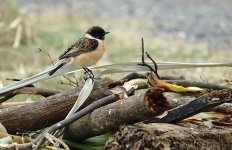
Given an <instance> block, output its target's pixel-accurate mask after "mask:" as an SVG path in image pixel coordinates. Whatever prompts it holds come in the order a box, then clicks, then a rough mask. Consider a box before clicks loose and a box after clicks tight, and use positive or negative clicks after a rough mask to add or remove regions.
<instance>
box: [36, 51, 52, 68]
mask: <svg viewBox="0 0 232 150" xmlns="http://www.w3.org/2000/svg"><path fill="white" fill-rule="evenodd" d="M39 52H42V53H44V54H45V55H47V56H48V58H49V59H50V61H51V63H52V64H53V65H54V63H53V60H52V58H51V56H50V54H49V53H47V52H45V51H43V50H42V49H41V48H38V51H37V52H36V53H39Z"/></svg>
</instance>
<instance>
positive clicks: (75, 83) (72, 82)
mask: <svg viewBox="0 0 232 150" xmlns="http://www.w3.org/2000/svg"><path fill="white" fill-rule="evenodd" d="M63 77H64V78H65V79H67V80H68V81H69V83H70V84H72V85H75V86H76V87H78V86H79V85H78V82H77V80H76V78H75V77H74V79H75V80H76V82H74V81H72V80H71V79H69V78H68V77H66V76H65V75H63Z"/></svg>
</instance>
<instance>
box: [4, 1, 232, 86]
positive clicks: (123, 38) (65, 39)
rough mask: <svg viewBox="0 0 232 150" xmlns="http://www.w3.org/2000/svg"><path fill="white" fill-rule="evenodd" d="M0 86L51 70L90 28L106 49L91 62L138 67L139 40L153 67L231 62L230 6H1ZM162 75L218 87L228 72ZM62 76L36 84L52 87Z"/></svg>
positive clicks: (14, 3)
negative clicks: (102, 36)
mask: <svg viewBox="0 0 232 150" xmlns="http://www.w3.org/2000/svg"><path fill="white" fill-rule="evenodd" d="M0 1H1V5H0V81H2V82H3V84H8V83H10V82H11V81H6V80H5V79H6V78H7V77H8V78H18V79H23V78H26V77H29V76H31V75H33V74H36V73H38V72H40V71H42V70H43V69H44V68H46V66H48V65H50V64H51V61H50V59H49V57H48V56H47V55H46V54H44V53H41V52H40V53H38V48H41V49H42V50H43V51H44V52H46V53H49V54H50V55H51V58H52V59H53V60H54V61H55V60H56V59H57V58H58V56H59V55H60V54H61V53H62V52H63V51H64V50H66V48H67V47H69V46H70V45H71V44H73V43H74V42H75V41H76V40H77V39H78V38H80V37H81V36H82V35H83V34H84V32H85V31H86V30H87V29H88V28H89V27H91V26H93V25H99V26H102V27H103V28H104V29H105V30H106V31H110V34H109V35H107V37H106V43H107V51H106V53H105V55H104V57H103V59H102V60H101V61H100V62H99V63H98V64H109V63H119V62H124V61H138V60H140V59H141V58H140V57H141V37H143V38H144V41H145V50H146V51H148V52H149V53H150V54H151V56H152V57H153V58H154V59H155V60H156V61H178V62H230V61H231V56H232V50H231V47H232V14H231V8H232V1H230V0H222V1H217V0H205V1H200V0H199V1H194V0H189V1H185V0H174V1H168V0H162V1H161V0H143V1H133V0H117V1H105V0H98V1H95V0H89V1H85V0H78V1H75V0H69V1H62V0H46V1H40V0H30V1H27V0H0ZM159 73H160V74H161V75H171V76H180V75H182V76H184V77H185V78H186V79H193V80H203V81H206V82H212V83H222V84H226V83H225V82H224V80H223V79H224V78H228V77H231V73H232V72H231V68H198V69H181V70H170V71H160V72H159ZM60 79H62V77H58V78H56V79H51V80H49V81H45V82H42V83H39V85H41V84H42V85H41V86H46V87H53V88H70V87H68V86H64V85H60V84H59V83H57V82H58V81H59V80H60Z"/></svg>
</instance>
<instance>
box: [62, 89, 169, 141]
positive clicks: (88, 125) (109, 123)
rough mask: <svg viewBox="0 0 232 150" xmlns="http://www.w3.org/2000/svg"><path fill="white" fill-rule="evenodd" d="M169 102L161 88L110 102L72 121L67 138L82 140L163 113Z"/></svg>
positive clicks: (65, 136)
mask: <svg viewBox="0 0 232 150" xmlns="http://www.w3.org/2000/svg"><path fill="white" fill-rule="evenodd" d="M167 109H169V103H168V102H167V100H166V98H165V97H164V96H163V91H162V90H160V89H149V90H147V91H143V92H142V93H140V94H136V95H133V96H130V97H128V98H126V99H123V100H120V101H117V102H114V103H111V104H108V105H106V106H103V107H101V108H99V109H96V110H94V111H93V112H92V113H90V114H88V115H85V116H84V117H82V118H80V119H79V120H77V121H75V122H74V123H72V124H71V125H70V126H69V127H68V129H67V130H66V133H65V135H64V138H65V139H69V140H75V141H81V140H83V139H86V138H90V137H93V136H96V135H101V134H104V133H106V132H108V131H112V130H115V129H118V127H119V126H121V125H125V124H131V123H136V122H139V121H143V120H145V119H147V118H152V117H155V116H158V115H160V114H162V113H163V112H164V111H165V110H167Z"/></svg>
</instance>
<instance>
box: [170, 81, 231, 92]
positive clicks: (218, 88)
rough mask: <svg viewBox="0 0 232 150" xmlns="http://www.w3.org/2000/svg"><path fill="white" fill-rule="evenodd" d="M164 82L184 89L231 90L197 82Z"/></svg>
mask: <svg viewBox="0 0 232 150" xmlns="http://www.w3.org/2000/svg"><path fill="white" fill-rule="evenodd" d="M166 82H167V83H171V84H176V85H181V86H184V87H190V86H194V87H199V88H206V89H211V90H223V89H231V88H229V87H225V86H220V85H217V84H212V83H205V82H199V81H188V80H167V81H166ZM231 90H232V89H231Z"/></svg>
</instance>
